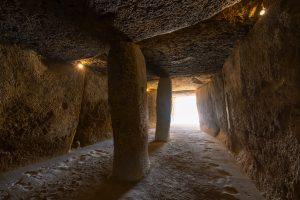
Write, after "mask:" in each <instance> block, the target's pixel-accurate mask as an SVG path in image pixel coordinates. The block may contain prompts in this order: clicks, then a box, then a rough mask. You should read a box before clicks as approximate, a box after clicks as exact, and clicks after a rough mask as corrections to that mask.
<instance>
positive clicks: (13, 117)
mask: <svg viewBox="0 0 300 200" xmlns="http://www.w3.org/2000/svg"><path fill="white" fill-rule="evenodd" d="M0 68H1V73H0V171H2V170H7V169H10V168H14V167H17V166H20V165H24V164H28V163H32V162H35V161H37V160H39V159H41V158H46V157H50V156H53V155H57V154H61V153H66V152H68V150H69V149H70V146H71V143H72V139H73V137H74V134H75V131H76V127H77V124H78V117H79V112H80V104H81V98H82V89H83V74H82V73H80V72H78V71H76V70H75V69H74V67H73V66H71V65H67V64H63V65H55V66H54V65H53V66H51V67H50V66H47V65H45V64H43V63H42V62H41V59H40V58H39V56H38V55H37V54H36V53H35V52H33V51H30V50H23V49H21V48H19V47H16V46H4V45H0Z"/></svg>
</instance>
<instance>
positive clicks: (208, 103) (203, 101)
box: [196, 84, 220, 136]
mask: <svg viewBox="0 0 300 200" xmlns="http://www.w3.org/2000/svg"><path fill="white" fill-rule="evenodd" d="M212 95H213V94H211V84H206V85H204V86H202V87H200V88H198V89H197V91H196V99H197V100H196V102H197V108H198V114H199V124H200V129H201V131H203V132H205V133H208V134H210V135H212V136H217V135H218V133H219V131H220V127H219V126H218V124H217V117H216V113H215V109H214V104H213V102H212Z"/></svg>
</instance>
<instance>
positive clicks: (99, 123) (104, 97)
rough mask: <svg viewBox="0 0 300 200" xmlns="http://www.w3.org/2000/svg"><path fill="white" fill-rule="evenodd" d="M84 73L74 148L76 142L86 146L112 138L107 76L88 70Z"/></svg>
mask: <svg viewBox="0 0 300 200" xmlns="http://www.w3.org/2000/svg"><path fill="white" fill-rule="evenodd" d="M84 73H85V80H84V92H83V97H82V98H83V99H82V103H81V111H80V118H79V124H78V127H77V131H76V135H75V138H74V141H73V142H74V146H76V143H77V141H79V142H80V145H81V146H86V145H89V144H94V143H96V142H98V141H100V140H102V139H105V138H108V137H111V136H112V128H111V118H110V110H109V105H108V87H107V75H106V74H101V73H95V72H94V71H91V70H89V69H86V70H85V72H84Z"/></svg>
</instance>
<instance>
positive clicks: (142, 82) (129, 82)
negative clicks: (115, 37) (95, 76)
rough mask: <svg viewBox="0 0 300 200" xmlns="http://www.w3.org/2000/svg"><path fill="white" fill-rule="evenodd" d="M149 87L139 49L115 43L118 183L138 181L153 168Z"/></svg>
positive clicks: (111, 87)
mask: <svg viewBox="0 0 300 200" xmlns="http://www.w3.org/2000/svg"><path fill="white" fill-rule="evenodd" d="M146 88H147V80H146V66H145V60H144V57H143V54H142V52H141V50H140V48H139V46H138V45H135V44H134V43H132V42H118V43H115V44H114V45H113V46H112V48H111V49H110V51H109V55H108V100H109V105H110V108H111V119H112V127H113V136H114V162H113V172H112V177H113V178H115V179H117V180H121V181H137V180H139V179H141V178H142V177H143V176H145V175H146V173H147V171H148V169H149V164H150V163H149V157H148V143H147V140H148V134H147V132H148V129H147V123H148V121H147V119H148V117H147V94H146Z"/></svg>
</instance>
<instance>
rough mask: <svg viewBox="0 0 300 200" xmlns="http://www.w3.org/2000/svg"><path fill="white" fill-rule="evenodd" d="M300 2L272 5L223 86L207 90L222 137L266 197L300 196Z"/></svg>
mask: <svg viewBox="0 0 300 200" xmlns="http://www.w3.org/2000/svg"><path fill="white" fill-rule="evenodd" d="M299 4H300V2H299V1H297V0H291V1H275V2H273V3H272V4H271V5H270V7H269V8H268V10H267V14H266V15H265V16H262V17H261V19H260V20H259V21H258V22H257V24H256V25H255V27H254V28H253V30H252V31H251V32H250V33H249V35H248V36H247V38H246V39H244V40H243V41H241V42H240V44H239V45H238V46H237V47H236V48H235V50H234V51H233V53H232V54H231V55H230V56H229V58H228V59H227V60H226V62H225V64H224V66H223V71H222V76H223V83H224V87H222V86H221V85H222V84H217V82H216V81H217V80H218V79H219V80H220V78H218V77H216V76H215V77H214V78H213V80H212V82H210V83H209V85H208V86H206V87H208V88H211V89H210V91H209V93H210V94H212V95H211V99H212V105H213V106H212V107H213V112H214V113H215V115H216V116H217V117H216V118H217V120H216V122H215V123H216V124H218V125H219V127H220V130H224V131H223V134H219V135H218V137H220V139H222V141H223V142H225V143H226V145H227V147H228V148H229V149H230V150H231V151H232V152H233V154H234V155H235V156H236V158H237V160H238V161H239V162H240V163H241V164H242V166H243V168H244V170H245V172H246V173H247V174H248V175H249V176H250V177H251V178H252V179H254V180H255V182H256V184H257V186H258V187H259V189H260V190H261V191H264V192H265V193H264V194H265V196H266V198H267V199H295V200H296V199H299V198H300V139H299V138H300V137H299V135H300V131H299V127H300V119H299V116H300V107H299V105H300V104H299V103H300V102H299V100H300V97H299V95H300V93H299V91H300V68H299V66H300V57H299V47H300V35H299V30H300V23H299V22H300V16H299V9H298V8H299V7H300V5H299ZM220 83H221V82H220ZM214 88H215V91H221V94H222V95H223V97H221V98H220V95H217V93H216V92H214ZM222 99H223V100H222ZM221 104H223V106H222V107H223V108H221V107H220V105H221ZM218 105H219V106H218ZM217 106H218V107H217ZM218 116H219V117H218Z"/></svg>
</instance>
